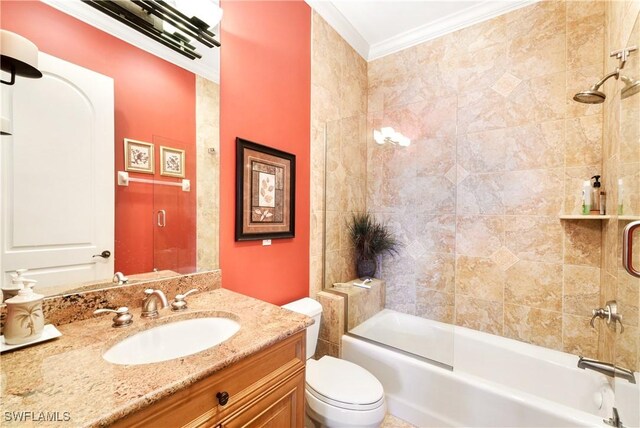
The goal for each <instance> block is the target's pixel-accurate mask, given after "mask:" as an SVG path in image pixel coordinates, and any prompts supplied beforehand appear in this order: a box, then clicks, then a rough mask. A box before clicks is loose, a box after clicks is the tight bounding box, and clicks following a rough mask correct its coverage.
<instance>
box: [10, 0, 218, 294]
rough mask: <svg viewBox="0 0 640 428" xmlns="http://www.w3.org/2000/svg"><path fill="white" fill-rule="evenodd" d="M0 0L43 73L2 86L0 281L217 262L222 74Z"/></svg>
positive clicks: (86, 283) (69, 283) (167, 270)
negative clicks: (8, 128)
mask: <svg viewBox="0 0 640 428" xmlns="http://www.w3.org/2000/svg"><path fill="white" fill-rule="evenodd" d="M78 3H81V2H80V1H79V0H78ZM0 7H1V11H0V12H1V14H2V16H3V20H2V25H1V27H2V29H4V30H8V31H11V32H14V33H17V34H20V35H22V36H24V37H26V38H28V39H29V40H31V41H32V42H34V43H35V44H36V45H37V46H38V49H39V51H40V53H39V69H40V70H41V71H42V73H43V78H41V79H26V78H19V77H18V78H17V79H16V83H15V85H13V86H8V85H1V86H2V87H1V88H0V90H2V98H3V117H5V116H9V117H10V120H11V125H12V135H11V136H4V135H3V136H2V137H1V138H2V141H1V142H0V189H1V190H0V194H1V197H0V208H1V209H0V223H1V228H0V231H1V242H2V248H1V251H0V267H1V281H2V287H3V288H5V287H6V288H10V287H11V278H12V274H13V273H14V272H15V271H16V270H18V269H28V271H27V272H26V274H25V276H26V277H27V278H30V279H34V280H36V281H38V283H37V285H36V288H35V289H36V291H38V292H39V293H41V294H45V295H49V296H50V295H55V294H64V293H70V292H78V291H86V290H89V289H99V288H104V287H106V286H113V285H116V284H115V283H113V282H112V279H113V277H114V273H115V272H122V273H123V274H124V275H125V276H126V277H127V278H128V281H129V283H134V282H136V281H140V280H146V279H156V278H161V277H167V276H174V275H182V274H187V273H193V272H197V271H204V270H211V269H215V268H217V267H218V185H219V165H218V153H219V132H218V127H219V126H218V122H219V102H218V94H219V87H218V83H216V82H215V81H212V80H209V79H207V78H204V77H201V76H199V75H196V74H194V73H193V72H191V71H188V70H185V69H184V68H181V67H180V66H178V65H176V64H173V63H171V62H168V61H166V60H164V59H161V58H159V57H158V56H155V55H153V54H151V53H148V52H146V51H144V50H142V49H139V48H137V47H135V46H133V45H131V44H129V43H126V42H124V41H122V40H120V39H118V38H116V37H114V36H111V35H109V34H107V33H105V32H103V31H101V30H99V29H97V28H95V27H93V26H91V25H88V24H87V23H85V22H83V21H82V20H79V19H77V18H74V17H72V16H70V15H67V14H65V13H63V12H61V11H59V10H57V9H55V8H53V7H51V6H50V5H48V4H46V3H44V2H39V1H30V2H24V1H3V2H2V3H1V5H0ZM130 31H133V30H130ZM214 32H215V33H216V34H218V31H217V29H215V30H214ZM215 49H217V48H215ZM216 74H217V73H216ZM5 77H6V76H5V75H4V73H3V80H4V79H5ZM7 100H11V102H10V103H9V102H7ZM7 106H10V108H9V107H7ZM7 110H9V111H7ZM125 140H126V141H127V142H126V143H125Z"/></svg>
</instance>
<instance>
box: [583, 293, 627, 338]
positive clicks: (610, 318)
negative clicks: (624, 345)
mask: <svg viewBox="0 0 640 428" xmlns="http://www.w3.org/2000/svg"><path fill="white" fill-rule="evenodd" d="M591 313H592V314H593V316H592V317H591V321H590V322H589V324H591V327H593V328H595V327H596V326H595V325H594V323H593V322H594V321H595V319H596V318H600V319H603V320H606V321H607V325H611V323H613V328H614V329H615V328H616V323H618V324H620V334H622V333H624V325H623V324H622V315H620V314H619V313H618V304H617V302H616V301H615V300H609V301H608V302H607V304H606V305H605V307H604V308H597V309H594V310H593V311H592V312H591Z"/></svg>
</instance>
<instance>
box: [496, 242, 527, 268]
mask: <svg viewBox="0 0 640 428" xmlns="http://www.w3.org/2000/svg"><path fill="white" fill-rule="evenodd" d="M490 258H491V260H492V261H493V262H494V263H495V264H496V266H498V267H499V268H500V269H501V270H502V271H506V270H507V269H509V268H510V267H511V266H513V265H514V264H516V263H517V262H518V261H519V260H520V259H519V258H518V256H516V255H515V254H513V253H512V252H511V251H509V249H508V248H507V247H505V246H504V245H503V246H502V247H500V248H499V249H498V250H497V251H496V252H495V253H493V254H491V257H490Z"/></svg>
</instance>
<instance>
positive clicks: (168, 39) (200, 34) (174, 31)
mask: <svg viewBox="0 0 640 428" xmlns="http://www.w3.org/2000/svg"><path fill="white" fill-rule="evenodd" d="M82 2H83V3H85V4H87V5H89V6H92V7H94V8H96V9H97V10H99V11H100V12H102V13H104V14H106V15H108V16H110V17H112V18H113V19H116V20H117V21H120V22H121V23H123V24H125V25H127V26H129V27H131V28H133V29H134V30H136V31H138V32H140V33H142V34H144V35H145V36H148V37H150V38H151V39H153V40H155V41H157V42H158V43H160V44H162V45H164V46H166V47H168V48H170V49H172V50H174V51H176V52H178V53H180V54H182V55H184V56H186V57H187V58H189V59H192V60H193V59H199V58H202V55H200V54H199V53H198V52H197V51H196V46H194V45H193V44H192V41H193V40H197V41H198V42H200V43H202V44H203V45H204V46H206V47H208V48H212V47H214V46H215V47H220V42H218V41H217V40H216V39H214V36H215V34H213V33H212V32H211V31H210V30H209V29H210V28H213V27H215V26H216V25H217V24H218V23H219V22H220V20H221V19H222V9H220V7H218V5H216V4H214V3H213V2H212V3H211V5H210V6H212V7H213V8H214V9H213V13H211V16H210V17H209V19H208V21H209V22H205V21H203V20H202V19H200V18H198V17H197V16H192V17H188V16H187V15H185V14H184V13H182V12H180V11H179V10H178V9H177V8H175V7H174V6H172V5H171V4H169V3H168V2H166V1H163V0H118V1H113V0H82Z"/></svg>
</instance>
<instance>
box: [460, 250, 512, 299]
mask: <svg viewBox="0 0 640 428" xmlns="http://www.w3.org/2000/svg"><path fill="white" fill-rule="evenodd" d="M455 272H456V277H455V279H456V288H455V291H456V294H457V295H467V296H471V297H474V298H477V299H482V300H484V301H493V302H499V303H502V300H503V298H504V286H505V282H506V274H505V272H504V270H502V269H501V268H500V267H499V266H498V265H496V263H495V262H494V261H493V260H491V259H487V258H480V257H469V256H462V255H459V256H458V257H457V259H456V271H455Z"/></svg>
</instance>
